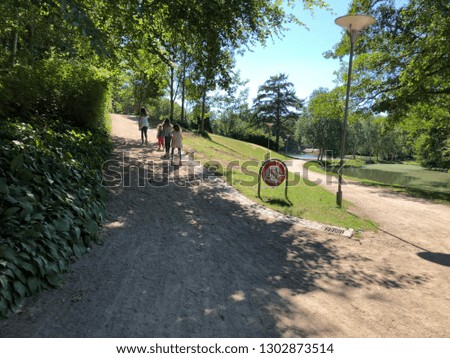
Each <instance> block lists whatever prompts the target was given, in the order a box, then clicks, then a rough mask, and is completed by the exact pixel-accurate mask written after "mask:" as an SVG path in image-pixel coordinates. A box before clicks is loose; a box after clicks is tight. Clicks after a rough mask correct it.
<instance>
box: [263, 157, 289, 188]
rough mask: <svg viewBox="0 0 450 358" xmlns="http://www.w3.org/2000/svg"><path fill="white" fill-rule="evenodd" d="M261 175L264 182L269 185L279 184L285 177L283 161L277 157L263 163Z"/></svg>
mask: <svg viewBox="0 0 450 358" xmlns="http://www.w3.org/2000/svg"><path fill="white" fill-rule="evenodd" d="M261 176H262V179H263V180H264V183H266V184H267V185H269V186H278V185H280V184H281V183H282V182H283V181H284V179H286V169H285V166H284V164H283V162H281V161H280V160H278V159H271V160H268V161H267V162H266V163H264V164H263V168H262V171H261Z"/></svg>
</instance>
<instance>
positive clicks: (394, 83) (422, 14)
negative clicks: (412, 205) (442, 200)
mask: <svg viewBox="0 0 450 358" xmlns="http://www.w3.org/2000/svg"><path fill="white" fill-rule="evenodd" d="M350 12H352V13H368V14H370V15H372V16H374V17H375V18H376V20H377V23H376V24H375V25H374V26H371V27H370V28H368V29H367V30H365V31H364V34H363V35H362V36H361V37H360V39H359V40H358V41H357V42H356V45H355V51H356V59H355V62H354V67H353V69H354V71H353V80H352V96H353V102H354V103H359V104H360V105H364V106H365V107H367V108H370V109H371V110H372V111H374V112H377V113H381V112H382V113H387V114H388V115H389V117H390V120H391V124H393V123H394V124H396V125H397V128H396V129H397V130H399V132H400V136H401V137H402V140H403V139H404V137H405V136H406V135H407V137H408V140H409V142H411V143H414V152H415V156H416V158H417V159H418V160H419V161H420V162H421V164H422V165H425V166H427V167H440V168H448V166H449V164H450V163H449V156H448V152H447V149H446V148H448V145H447V141H448V140H449V139H450V129H449V127H448V125H447V124H446V123H448V118H449V106H448V103H449V98H450V66H449V65H448V53H449V52H450V16H449V14H450V3H449V2H448V1H447V0H435V1H430V0H408V1H401V2H399V1H393V0H381V1H368V0H353V2H352V6H351V10H350ZM348 51H349V40H348V36H344V37H343V39H342V41H341V42H340V43H339V44H338V45H337V46H336V48H335V50H334V51H333V53H331V52H330V53H329V54H328V56H334V57H341V58H342V57H343V56H346V55H347V54H348ZM344 73H345V72H344V71H343V72H342V73H341V78H340V79H341V80H345V74H344ZM419 113H420V114H419ZM391 128H394V125H392V126H391ZM384 134H385V133H384ZM405 134H406V135H405ZM385 139H386V136H384V138H382V141H384V140H385ZM387 139H388V140H389V141H390V142H391V144H392V141H391V140H390V139H391V138H387ZM383 147H384V149H385V150H386V149H387V148H386V146H383ZM391 150H396V151H398V148H397V149H391ZM408 151H409V150H408Z"/></svg>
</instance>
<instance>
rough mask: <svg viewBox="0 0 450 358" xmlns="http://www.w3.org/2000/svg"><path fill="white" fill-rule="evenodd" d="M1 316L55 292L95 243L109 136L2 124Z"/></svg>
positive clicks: (102, 210)
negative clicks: (50, 290)
mask: <svg viewBox="0 0 450 358" xmlns="http://www.w3.org/2000/svg"><path fill="white" fill-rule="evenodd" d="M0 144H1V145H0V148H1V154H0V202H1V209H0V227H1V229H0V287H1V289H0V316H6V315H8V314H9V313H10V312H11V310H13V311H14V310H15V309H16V308H17V307H18V305H19V304H20V303H21V301H22V300H23V298H24V297H26V296H29V295H31V294H33V293H36V292H38V291H40V290H42V289H46V288H50V287H55V286H58V285H59V284H60V283H61V282H62V273H64V272H65V271H66V270H67V267H68V264H69V263H70V262H71V260H73V259H74V258H78V257H80V255H81V254H83V253H84V252H85V251H86V250H88V249H89V247H90V246H91V244H92V243H93V242H97V241H98V240H99V238H98V237H97V231H98V229H99V226H100V225H101V223H102V221H103V219H104V215H105V202H106V190H105V189H104V188H103V186H102V185H101V183H102V176H101V165H102V163H103V161H104V160H105V159H106V158H107V156H108V155H109V152H110V149H111V143H110V140H109V136H108V135H107V133H106V132H104V131H95V132H90V131H79V130H77V129H75V128H73V127H70V126H68V125H66V124H62V123H60V122H54V123H52V124H51V125H50V124H49V123H48V122H47V121H45V122H44V121H43V122H41V123H33V124H30V123H22V122H18V121H12V120H7V119H4V120H2V125H1V130H0Z"/></svg>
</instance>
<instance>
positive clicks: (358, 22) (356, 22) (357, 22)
mask: <svg viewBox="0 0 450 358" xmlns="http://www.w3.org/2000/svg"><path fill="white" fill-rule="evenodd" d="M334 22H335V23H336V25H339V26H341V27H342V28H343V29H344V30H345V32H347V35H348V36H349V37H350V59H349V63H348V76H347V93H346V96H345V111H344V124H343V126H342V139H341V153H340V164H339V171H338V175H339V179H338V191H337V193H336V204H337V205H338V206H339V207H341V206H342V189H341V185H342V172H341V170H342V168H343V166H344V153H345V140H346V132H347V119H348V101H349V98H350V83H351V77H352V64H353V46H354V44H355V42H356V39H357V38H358V37H359V35H361V33H362V31H363V30H364V29H366V28H368V27H369V26H371V25H373V24H375V22H376V20H375V19H374V18H373V17H372V16H369V15H346V16H341V17H338V18H337V19H336V20H334Z"/></svg>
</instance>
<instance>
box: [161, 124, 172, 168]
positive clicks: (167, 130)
mask: <svg viewBox="0 0 450 358" xmlns="http://www.w3.org/2000/svg"><path fill="white" fill-rule="evenodd" d="M163 136H164V145H165V147H166V148H165V149H166V155H165V158H166V159H169V150H170V141H171V139H172V125H171V124H170V119H169V118H166V120H165V121H164V124H163Z"/></svg>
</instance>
